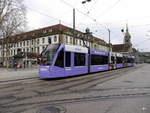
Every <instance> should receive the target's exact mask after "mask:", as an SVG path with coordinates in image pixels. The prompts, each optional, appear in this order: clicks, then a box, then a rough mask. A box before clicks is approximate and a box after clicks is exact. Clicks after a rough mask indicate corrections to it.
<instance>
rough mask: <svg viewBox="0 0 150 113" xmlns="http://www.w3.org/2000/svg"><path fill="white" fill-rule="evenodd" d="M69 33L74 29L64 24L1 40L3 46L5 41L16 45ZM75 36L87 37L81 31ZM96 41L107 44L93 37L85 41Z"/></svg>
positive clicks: (77, 31) (76, 31)
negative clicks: (24, 41)
mask: <svg viewBox="0 0 150 113" xmlns="http://www.w3.org/2000/svg"><path fill="white" fill-rule="evenodd" d="M67 31H70V32H73V31H74V30H73V28H70V27H67V26H64V25H62V24H57V25H53V26H48V27H44V28H40V29H36V30H32V31H29V32H23V33H20V34H16V35H13V36H10V37H8V38H4V39H0V44H2V42H3V41H4V43H6V42H9V43H15V42H17V41H23V40H30V39H35V38H39V37H44V36H49V35H50V34H58V33H65V32H67ZM74 34H76V35H77V34H80V36H83V35H84V36H85V33H83V32H81V31H79V30H75V31H74ZM91 39H92V40H94V41H101V42H103V43H104V44H106V42H105V41H104V40H102V39H100V38H97V37H94V36H91V37H88V38H87V39H85V40H89V41H90V40H91Z"/></svg>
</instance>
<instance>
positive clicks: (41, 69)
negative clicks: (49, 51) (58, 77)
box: [40, 68, 50, 71]
mask: <svg viewBox="0 0 150 113" xmlns="http://www.w3.org/2000/svg"><path fill="white" fill-rule="evenodd" d="M49 70H50V68H40V71H49Z"/></svg>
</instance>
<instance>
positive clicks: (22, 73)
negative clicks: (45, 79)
mask: <svg viewBox="0 0 150 113" xmlns="http://www.w3.org/2000/svg"><path fill="white" fill-rule="evenodd" d="M32 77H38V67H34V68H21V69H17V70H15V69H13V68H9V69H6V68H0V82H2V81H8V80H17V79H24V78H32Z"/></svg>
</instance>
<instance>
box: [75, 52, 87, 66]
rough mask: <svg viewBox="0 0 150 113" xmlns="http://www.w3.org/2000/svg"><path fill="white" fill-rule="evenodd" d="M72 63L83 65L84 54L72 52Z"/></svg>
mask: <svg viewBox="0 0 150 113" xmlns="http://www.w3.org/2000/svg"><path fill="white" fill-rule="evenodd" d="M74 65H75V66H85V54H84V53H74Z"/></svg>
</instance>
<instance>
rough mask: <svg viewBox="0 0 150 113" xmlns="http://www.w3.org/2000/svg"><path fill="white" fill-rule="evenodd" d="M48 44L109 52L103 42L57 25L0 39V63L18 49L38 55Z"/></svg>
mask: <svg viewBox="0 0 150 113" xmlns="http://www.w3.org/2000/svg"><path fill="white" fill-rule="evenodd" d="M83 40H84V42H83ZM49 42H50V43H51V44H57V43H63V44H71V45H79V46H85V44H86V46H88V47H90V48H92V49H96V50H102V51H108V50H109V45H108V44H107V43H106V42H105V41H104V40H101V39H100V38H97V37H94V36H92V35H88V34H87V33H83V32H80V31H78V30H73V29H72V28H69V27H67V26H64V25H62V24H58V25H54V26H50V27H45V28H41V29H37V30H33V31H30V32H25V33H21V34H17V35H14V36H11V37H8V38H4V39H0V62H3V63H4V65H6V61H8V60H11V58H12V57H13V56H15V55H16V54H17V51H18V49H19V50H21V51H22V52H26V53H27V52H31V53H37V54H40V53H41V52H42V51H43V50H44V48H45V47H46V46H47V45H48V44H49Z"/></svg>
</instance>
